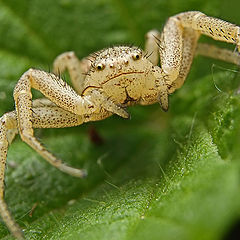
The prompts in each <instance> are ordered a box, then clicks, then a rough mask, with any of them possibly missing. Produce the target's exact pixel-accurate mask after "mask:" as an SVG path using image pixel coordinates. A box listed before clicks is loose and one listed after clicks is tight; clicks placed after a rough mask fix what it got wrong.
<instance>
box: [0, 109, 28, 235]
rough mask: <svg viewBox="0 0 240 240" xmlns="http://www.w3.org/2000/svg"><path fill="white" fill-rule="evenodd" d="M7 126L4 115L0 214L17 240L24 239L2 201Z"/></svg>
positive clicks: (0, 129)
mask: <svg viewBox="0 0 240 240" xmlns="http://www.w3.org/2000/svg"><path fill="white" fill-rule="evenodd" d="M8 125H11V118H9V120H8V118H7V117H6V114H5V115H3V116H2V117H1V118H0V214H1V217H2V219H3V221H4V222H5V224H6V225H7V227H8V229H9V230H10V231H11V233H12V234H13V236H14V237H16V238H17V239H24V237H23V234H22V231H21V229H20V228H19V226H18V225H17V224H16V223H15V221H14V220H13V218H12V216H11V214H10V212H9V211H8V208H7V204H6V203H5V201H4V174H5V168H6V159H7V150H8V140H7V128H8V127H9V126H8ZM10 127H11V126H10Z"/></svg>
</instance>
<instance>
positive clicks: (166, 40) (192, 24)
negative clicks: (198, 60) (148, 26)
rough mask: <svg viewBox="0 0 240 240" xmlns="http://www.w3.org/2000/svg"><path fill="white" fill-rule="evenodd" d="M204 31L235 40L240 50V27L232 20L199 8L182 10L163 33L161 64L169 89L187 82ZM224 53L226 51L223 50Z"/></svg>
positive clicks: (228, 39)
mask: <svg viewBox="0 0 240 240" xmlns="http://www.w3.org/2000/svg"><path fill="white" fill-rule="evenodd" d="M200 34H205V35H207V36H210V37H212V38H213V39H215V40H219V41H224V42H229V43H234V44H236V45H237V47H238V51H239V50H240V28H239V27H238V26H236V25H234V24H232V23H228V22H226V21H223V20H220V19H217V18H213V17H208V16H206V15H205V14H203V13H201V12H197V11H192V12H185V13H180V14H178V15H175V16H173V17H171V18H169V19H168V21H167V23H166V25H165V26H164V29H163V32H162V35H161V46H162V47H161V48H160V59H161V66H162V69H163V72H164V74H165V75H166V77H165V79H166V83H167V85H168V86H169V93H172V92H174V91H175V90H176V89H177V88H180V87H181V86H182V84H183V83H184V80H185V78H186V76H187V73H188V72H189V69H190V66H191V63H192V59H193V56H194V54H195V49H196V44H197V41H198V38H199V36H200ZM202 49H203V48H202ZM223 56H226V54H224V53H223ZM233 58H235V57H231V60H233ZM228 59H229V58H228Z"/></svg>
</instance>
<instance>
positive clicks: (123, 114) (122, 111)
mask: <svg viewBox="0 0 240 240" xmlns="http://www.w3.org/2000/svg"><path fill="white" fill-rule="evenodd" d="M116 114H117V115H119V116H120V117H123V118H126V119H129V118H130V114H129V112H128V111H127V110H126V109H124V108H122V107H120V109H119V111H118V112H116Z"/></svg>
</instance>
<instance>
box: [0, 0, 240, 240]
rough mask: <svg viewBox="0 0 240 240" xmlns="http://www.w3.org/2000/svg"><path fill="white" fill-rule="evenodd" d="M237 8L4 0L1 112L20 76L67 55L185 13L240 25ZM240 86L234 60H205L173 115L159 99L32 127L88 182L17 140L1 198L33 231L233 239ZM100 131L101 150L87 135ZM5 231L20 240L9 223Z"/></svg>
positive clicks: (232, 0) (177, 97)
mask: <svg viewBox="0 0 240 240" xmlns="http://www.w3.org/2000/svg"><path fill="white" fill-rule="evenodd" d="M239 9H240V2H239V1H237V0H229V1H219V0H211V1H204V0H184V1H183V0H179V1H173V0H154V1H147V0H136V1H127V0H115V1H114V0H91V1H87V0H78V1H77V0H58V1H57V0H51V1H49V0H41V1H37V0H0V36H1V37H0V114H1V115H2V114H3V113H4V112H7V111H11V110H13V109H14V102H13V98H12V91H13V88H14V86H15V84H16V82H17V80H18V79H19V77H20V76H21V74H22V73H23V72H24V71H26V70H27V69H28V68H30V67H35V68H39V69H43V70H46V71H49V69H50V70H51V68H52V62H53V60H54V58H55V57H56V56H57V55H58V54H60V53H62V52H64V51H69V50H74V51H75V52H76V54H77V55H78V56H79V58H82V57H84V56H87V55H88V54H90V53H91V52H94V51H96V50H99V49H102V48H104V47H109V46H112V45H115V44H118V45H119V44H135V45H137V46H144V34H145V33H146V32H147V31H149V30H151V29H158V30H161V29H162V27H163V25H164V23H165V22H166V20H167V18H168V17H170V16H171V15H174V14H176V13H179V12H182V11H187V10H199V11H202V12H204V13H206V14H207V15H210V16H215V17H219V18H222V19H225V20H227V21H230V22H233V23H236V24H240V15H239ZM201 41H208V42H211V43H215V42H214V41H213V40H210V39H208V38H206V37H203V38H201ZM216 44H218V45H221V46H224V47H229V48H232V49H234V46H230V45H227V44H221V43H216ZM64 77H65V78H66V79H67V81H69V78H68V75H67V74H65V75H64ZM239 85H240V76H239V69H238V67H237V66H233V65H231V64H226V63H223V62H220V61H216V60H212V59H206V58H203V57H197V58H196V59H195V61H194V64H193V66H192V69H191V73H190V74H189V76H188V78H187V81H186V83H185V84H184V87H183V88H182V89H180V90H178V91H177V92H176V93H174V94H173V95H172V96H170V110H169V111H168V112H167V113H164V112H162V111H161V109H160V107H159V105H158V104H155V105H153V106H146V107H142V106H135V107H132V108H130V109H129V111H130V113H131V120H124V119H120V118H119V117H117V116H113V117H111V118H109V119H106V120H104V121H101V122H96V123H89V124H84V125H83V126H79V127H76V128H69V129H57V130H55V129H47V130H36V131H35V133H36V136H37V137H38V138H39V139H40V140H41V142H43V143H44V144H45V145H46V146H47V148H48V149H49V150H50V151H52V152H53V153H55V154H56V155H57V156H58V157H59V158H61V159H63V160H64V161H65V162H66V163H68V164H69V165H71V166H75V167H79V168H80V167H82V168H86V169H87V170H88V172H89V176H88V177H87V178H86V179H83V180H82V179H76V178H73V177H71V176H68V175H66V174H64V173H61V172H59V171H58V170H56V169H55V168H53V167H51V166H50V165H49V164H48V163H46V162H45V161H44V160H43V159H42V158H41V157H40V156H39V155H38V154H37V153H35V152H34V151H33V150H32V149H31V148H30V147H28V146H27V145H26V144H24V143H23V142H21V140H20V138H19V137H17V138H16V140H15V141H14V142H13V144H12V145H11V146H10V149H9V154H8V165H7V173H6V194H5V196H6V201H7V203H8V205H9V209H10V211H11V212H12V213H13V215H14V217H15V218H16V220H17V222H18V223H19V225H20V226H21V227H22V228H23V229H24V232H25V235H26V238H27V239H64V240H66V239H69V240H70V239H73V240H75V239H81V240H83V239H90V240H92V239H98V240H100V239H102V240H103V239H104V240H105V239H114V240H118V239H119V240H123V239H124V240H128V239H131V240H132V239H140V240H141V239H184V240H185V239H211V240H212V239H233V238H231V237H232V236H233V235H234V231H236V230H237V226H238V227H239V221H240V157H239V156H240V149H239V133H240V127H239V126H240V97H239V95H238V94H237V93H236V89H237V88H238V86H239ZM219 89H220V91H219ZM35 96H36V97H38V96H40V94H39V93H35ZM92 129H95V130H96V131H97V132H98V134H99V135H100V136H101V138H102V139H103V144H102V145H100V146H98V145H96V144H95V143H94V142H93V141H91V139H90V137H89V135H90V134H89V132H90V131H92ZM235 236H236V235H235ZM0 237H1V239H12V238H11V236H10V235H9V233H8V231H7V228H6V227H5V226H4V224H1V226H0Z"/></svg>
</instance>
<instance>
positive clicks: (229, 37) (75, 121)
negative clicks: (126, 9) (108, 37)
mask: <svg viewBox="0 0 240 240" xmlns="http://www.w3.org/2000/svg"><path fill="white" fill-rule="evenodd" d="M201 34H204V35H207V36H210V37H211V38H213V39H215V40H219V41H223V42H229V43H233V44H236V46H237V50H238V52H240V27H238V26H236V25H234V24H231V23H229V22H226V21H223V20H220V19H216V18H213V17H208V16H206V15H205V14H203V13H201V12H198V11H189V12H184V13H180V14H177V15H175V16H172V17H170V18H169V19H168V21H167V22H166V24H165V26H164V28H163V31H162V33H159V32H158V31H157V30H152V31H150V32H148V33H147V34H146V45H145V50H144V51H143V50H141V49H139V48H138V47H129V46H116V47H112V48H107V49H103V50H101V51H98V52H96V53H93V54H91V55H89V56H88V57H87V58H84V59H82V60H81V61H79V60H78V58H77V57H76V55H75V54H74V52H66V53H63V54H61V55H60V56H58V57H57V58H56V59H55V61H54V64H53V73H47V72H44V71H40V70H36V69H29V70H28V71H27V72H25V73H24V74H23V75H22V76H21V78H20V79H19V81H18V82H17V84H16V87H15V89H14V93H13V96H14V101H15V105H16V109H15V111H12V112H8V113H6V114H4V115H3V116H2V117H1V118H0V214H1V217H2V219H3V221H4V222H5V224H6V225H7V227H8V229H9V230H10V232H11V233H12V234H13V236H14V237H15V238H17V239H24V236H23V233H22V231H21V229H20V227H19V226H18V225H17V223H16V222H15V220H14V219H13V217H12V216H11V214H10V212H9V211H8V209H7V204H6V203H5V201H4V172H5V164H6V158H7V150H8V145H9V144H10V143H11V141H12V140H13V138H14V136H15V134H16V133H19V134H20V136H21V139H22V140H23V141H24V142H26V143H27V144H28V145H29V146H30V147H32V148H33V149H34V150H35V151H37V152H38V153H39V154H40V155H41V156H42V157H43V158H44V159H45V160H47V161H48V162H49V163H50V164H52V165H53V166H55V167H56V168H58V169H59V170H61V171H63V172H65V173H68V174H70V175H72V176H76V177H84V176H86V171H85V170H82V169H75V168H72V167H70V166H67V165H66V164H64V163H63V162H62V161H61V160H60V159H57V158H56V157H55V156H54V155H53V154H52V153H50V152H49V151H47V150H46V149H45V148H44V147H43V146H42V145H41V144H40V143H39V141H38V140H37V139H36V138H35V137H34V132H33V129H34V128H63V127H72V126H77V125H80V124H82V123H84V122H88V121H97V120H103V119H105V118H107V117H109V116H111V115H112V114H117V115H119V116H121V117H123V118H128V117H129V114H128V112H127V111H126V108H127V107H128V106H131V105H134V104H141V105H149V104H153V103H156V102H158V103H160V106H161V108H162V109H163V110H164V111H167V110H168V96H169V94H172V93H173V92H174V91H175V90H176V89H178V88H180V87H181V86H182V85H183V83H184V81H185V79H186V76H187V74H188V72H189V70H190V66H191V63H192V60H193V57H194V55H195V54H196V53H198V54H201V55H204V56H207V57H212V58H217V59H220V60H224V61H228V62H231V63H234V64H239V63H240V56H239V55H238V52H232V51H230V50H227V49H220V48H217V47H215V46H211V45H207V44H197V42H198V39H199V37H200V35H201ZM159 60H160V66H158V62H159ZM66 69H67V70H68V71H69V74H70V78H71V80H72V85H73V87H74V89H75V90H73V88H72V87H70V86H69V85H68V84H66V83H65V82H64V81H63V80H62V79H61V78H60V77H59V74H58V73H61V72H63V71H64V70H66ZM31 88H35V89H37V90H39V91H40V92H41V93H42V94H43V95H44V96H45V97H46V98H42V99H36V100H32V94H31Z"/></svg>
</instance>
